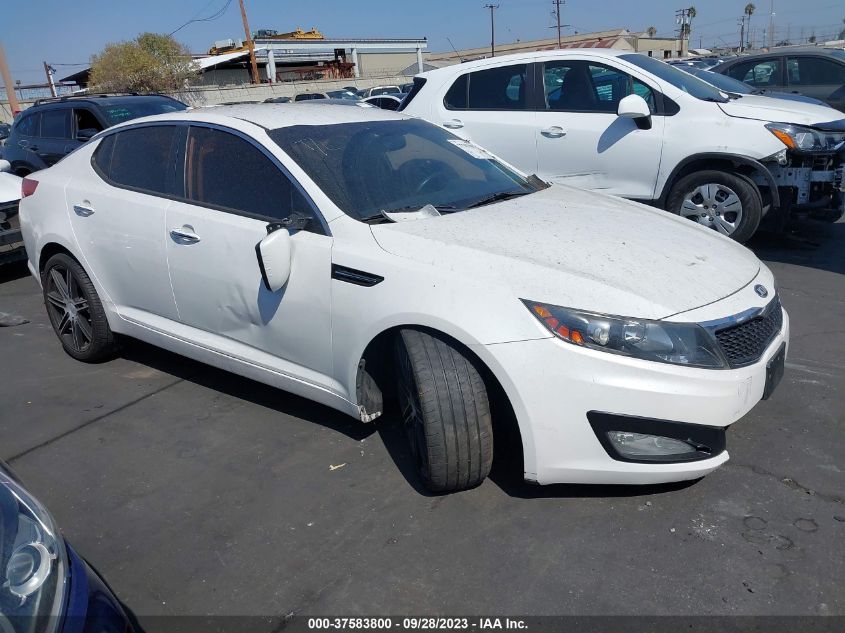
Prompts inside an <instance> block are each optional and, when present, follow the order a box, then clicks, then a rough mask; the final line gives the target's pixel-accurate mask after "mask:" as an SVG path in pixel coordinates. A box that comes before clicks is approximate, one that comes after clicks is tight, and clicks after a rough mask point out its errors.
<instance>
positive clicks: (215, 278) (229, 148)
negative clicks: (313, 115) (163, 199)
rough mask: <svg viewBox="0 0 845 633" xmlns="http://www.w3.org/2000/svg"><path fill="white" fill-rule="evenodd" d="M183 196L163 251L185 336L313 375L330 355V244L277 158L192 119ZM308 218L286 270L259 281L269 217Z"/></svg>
mask: <svg viewBox="0 0 845 633" xmlns="http://www.w3.org/2000/svg"><path fill="white" fill-rule="evenodd" d="M184 165H185V168H184V201H183V202H182V201H174V202H173V203H172V204H171V206H170V207H169V208H168V210H167V231H168V235H167V257H168V260H169V262H170V278H171V282H172V284H173V293H174V295H175V297H176V304H177V306H178V309H179V317H180V319H181V321H182V323H183V324H184V325H186V326H189V327H190V328H193V331H192V333H191V338H192V339H193V340H194V341H196V342H199V343H200V344H201V345H203V346H205V347H208V348H211V349H214V350H217V351H219V352H221V353H224V354H226V355H228V356H231V357H233V358H235V359H237V360H239V361H242V362H247V363H251V364H254V365H258V366H261V367H264V368H268V369H271V370H273V371H277V372H281V373H283V374H286V375H288V376H293V377H295V378H297V379H303V380H306V381H308V382H311V383H323V384H325V383H326V382H327V380H326V376H328V375H330V374H331V373H332V358H331V294H330V281H331V249H332V238H331V237H330V236H329V235H326V233H325V231H324V229H323V227H322V225H321V223H320V219H319V216H318V215H317V213H316V211H315V210H314V209H313V207H312V205H311V203H310V202H309V201H308V199H306V197H305V195H304V194H303V193H302V191H301V190H300V188H299V187H298V186H297V185H296V184H295V183H294V182H293V181H292V180H291V179H290V178H289V177H288V175H287V174H286V172H285V171H283V169H282V168H281V166H280V164H279V163H278V161H277V160H276V159H275V158H274V157H272V156H271V154H270V153H269V152H267V151H266V149H265V148H260V147H259V146H257V145H256V144H254V143H253V142H252V141H250V140H247V138H245V137H242V136H240V135H239V134H237V133H235V132H233V131H227V130H224V129H220V128H212V127H203V126H191V128H190V132H189V134H188V142H187V148H186V151H185V160H184ZM291 214H298V215H304V216H310V217H311V218H312V220H311V221H310V223H309V224H308V225H307V226H306V227H305V228H304V229H303V230H299V231H293V233H292V239H291V242H292V255H291V274H290V279H289V281H288V283H287V284H286V285H285V287H284V288H282V289H281V290H279V291H278V292H270V291H269V290H267V289H266V288H265V287H264V284H263V282H262V278H261V271H260V269H259V266H258V261H257V259H256V252H255V247H256V244H258V242H260V241H261V239H262V238H264V237H265V236H266V235H267V224H268V223H270V222H279V221H280V220H283V219H285V218H288V217H289V216H290V215H291Z"/></svg>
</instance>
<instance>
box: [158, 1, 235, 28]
mask: <svg viewBox="0 0 845 633" xmlns="http://www.w3.org/2000/svg"><path fill="white" fill-rule="evenodd" d="M209 4H211V3H210V2H209V3H208V4H207V5H205V6H206V7H208V5H209ZM230 4H232V0H226V4H224V5H223V8H222V9H220V10H219V11H217V12H215V13H212V14H211V15H209V16H208V17H206V18H194V19H191V20H188V21H187V22H185V23H184V24H183V25H182V26H180V27H179V28H178V29H176V30H175V31H171V32H170V33H168V35H173V34H175V33H178V32H179V31H181V30H182V29H184V28H185V27H186V26H188V25H189V24H193V23H194V22H213V21H214V20H218V19H220V18H222V17H223V14H224V13H226V9H228V8H229V5H230ZM202 10H203V11H204V10H205V8H203V9H202Z"/></svg>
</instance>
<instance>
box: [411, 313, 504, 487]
mask: <svg viewBox="0 0 845 633" xmlns="http://www.w3.org/2000/svg"><path fill="white" fill-rule="evenodd" d="M396 356H397V366H398V372H397V373H398V379H399V385H398V386H399V389H398V395H399V404H400V406H401V409H402V418H403V423H404V425H405V432H406V434H407V436H408V441H409V443H410V446H411V453H412V454H413V457H414V459H415V460H416V464H417V468H418V470H419V474H420V477H421V478H422V480H423V483H424V484H425V486H426V487H427V488H428V489H429V490H432V491H435V492H447V491H452V490H463V489H466V488H472V487H473V486H477V485H478V484H480V483H481V482H482V481H484V479H485V477H487V475H488V474H489V473H490V467H491V466H492V464H493V427H492V422H491V415H490V402H489V400H488V398H487V389H486V387H485V386H484V381H483V380H482V378H481V375H480V374H479V373H478V370H477V369H476V368H475V366H474V364H473V361H472V360H470V359H469V358H467V357H466V356H465V355H464V354H463V353H462V352H461V351H460V350H458V349H456V348H455V347H453V346H452V344H450V343H449V342H448V341H447V340H445V339H443V338H441V337H439V336H437V335H436V334H429V333H427V332H423V331H420V330H413V329H405V330H402V331H401V332H400V334H399V336H398V337H397V340H396Z"/></svg>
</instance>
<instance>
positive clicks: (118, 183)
mask: <svg viewBox="0 0 845 633" xmlns="http://www.w3.org/2000/svg"><path fill="white" fill-rule="evenodd" d="M66 112H67V110H66ZM185 131H186V128H185V127H184V126H173V125H170V126H166V125H161V126H143V127H138V128H128V129H125V130H122V131H119V132H117V133H114V134H109V135H108V136H106V137H105V138H103V139H102V140H101V141H100V142H99V145H98V146H97V148H96V149H95V151H94V156H93V160H92V166H91V168H89V169H86V170H84V171H83V172H81V173H78V174H76V175H74V176H73V178H71V180H70V181H69V182H68V184H67V187H66V189H65V193H66V197H67V204H68V214H69V216H70V218H71V225H72V227H73V232H74V235H75V236H76V240H77V242H78V244H79V247H80V249H81V251H82V255H83V258H84V259H85V260H86V263H84V264H83V265H84V267H85V269H86V270H87V271H89V272H90V273H91V275H92V276H93V277H95V278H96V280H97V281H98V282H99V284H100V285H101V287H102V289H103V290H104V291H105V293H106V295H107V296H106V297H105V298H106V299H107V300H110V301H112V302H113V303H114V304H115V307H116V309H117V311H118V312H119V313H120V314H121V316H124V317H126V318H129V319H131V320H133V321H137V322H140V323H144V324H148V325H153V326H156V327H159V328H162V327H164V328H166V325H164V324H166V323H167V320H171V321H172V320H176V319H177V318H178V316H177V313H176V303H175V301H174V300H173V292H172V291H171V288H170V279H169V276H168V272H167V254H166V252H165V244H166V242H165V212H166V210H167V207H168V206H169V204H170V200H168V199H167V198H165V197H164V196H169V195H172V192H173V180H174V177H173V176H174V172H175V170H174V162H175V158H174V157H175V152H176V149H177V148H178V147H179V145H180V142H181V144H182V145H184V142H185V141H184V134H185ZM86 264H87V265H86Z"/></svg>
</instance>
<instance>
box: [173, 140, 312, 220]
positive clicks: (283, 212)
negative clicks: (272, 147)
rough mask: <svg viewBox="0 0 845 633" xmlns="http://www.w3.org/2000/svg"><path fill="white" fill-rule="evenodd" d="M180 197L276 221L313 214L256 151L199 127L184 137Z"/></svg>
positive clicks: (269, 161)
mask: <svg viewBox="0 0 845 633" xmlns="http://www.w3.org/2000/svg"><path fill="white" fill-rule="evenodd" d="M185 197H186V198H187V199H188V200H190V201H192V202H196V203H198V204H202V205H207V206H210V207H215V208H220V209H223V210H226V211H234V212H236V213H246V214H250V215H259V216H263V217H268V218H273V219H277V220H283V219H285V218H287V217H288V216H290V215H291V214H292V213H302V214H305V215H309V216H313V215H314V213H313V211H312V209H311V206H310V205H309V204H308V202H307V200H306V199H305V198H304V196H303V195H302V194H301V193H300V191H299V189H297V187H296V186H295V185H294V184H293V183H292V182H291V181H290V179H289V178H288V177H287V176H286V175H285V173H284V172H282V170H281V169H279V167H278V166H276V164H275V163H273V161H271V160H270V159H269V158H268V157H267V156H266V155H265V154H264V153H263V152H262V151H261V150H259V149H258V148H257V147H255V146H254V145H253V144H252V143H249V142H248V141H245V140H244V139H242V138H240V137H238V136H236V135H234V134H230V133H228V132H223V131H221V130H213V129H209V128H204V127H191V129H190V132H189V134H188V147H187V150H186V152H185ZM312 224H313V223H312Z"/></svg>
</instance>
